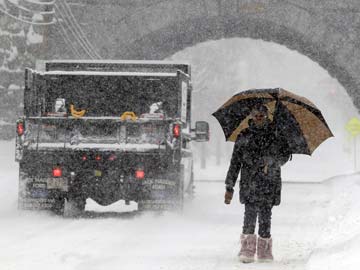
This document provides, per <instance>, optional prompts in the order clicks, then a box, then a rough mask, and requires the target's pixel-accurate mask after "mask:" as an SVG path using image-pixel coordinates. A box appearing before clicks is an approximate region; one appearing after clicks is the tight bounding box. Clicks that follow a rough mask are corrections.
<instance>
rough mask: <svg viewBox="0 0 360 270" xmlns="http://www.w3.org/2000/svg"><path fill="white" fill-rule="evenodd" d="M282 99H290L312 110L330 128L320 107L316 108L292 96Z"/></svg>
mask: <svg viewBox="0 0 360 270" xmlns="http://www.w3.org/2000/svg"><path fill="white" fill-rule="evenodd" d="M280 101H288V102H291V103H294V104H296V105H300V106H302V107H304V108H305V109H307V110H308V111H310V112H312V113H313V114H314V115H315V116H316V117H318V118H319V119H320V121H321V122H323V123H324V125H325V126H326V127H327V128H328V129H330V128H329V126H328V124H327V123H326V121H325V118H324V117H323V115H322V114H321V111H320V110H319V109H318V108H314V107H312V106H309V105H308V104H306V103H304V102H302V101H300V100H297V99H294V98H291V97H282V98H280Z"/></svg>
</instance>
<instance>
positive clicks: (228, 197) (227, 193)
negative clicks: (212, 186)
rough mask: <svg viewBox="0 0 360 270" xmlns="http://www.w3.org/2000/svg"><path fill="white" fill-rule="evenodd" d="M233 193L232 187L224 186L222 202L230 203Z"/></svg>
mask: <svg viewBox="0 0 360 270" xmlns="http://www.w3.org/2000/svg"><path fill="white" fill-rule="evenodd" d="M233 194H234V189H233V188H226V191H225V196H224V197H225V201H224V203H225V204H230V203H231V200H232V198H233Z"/></svg>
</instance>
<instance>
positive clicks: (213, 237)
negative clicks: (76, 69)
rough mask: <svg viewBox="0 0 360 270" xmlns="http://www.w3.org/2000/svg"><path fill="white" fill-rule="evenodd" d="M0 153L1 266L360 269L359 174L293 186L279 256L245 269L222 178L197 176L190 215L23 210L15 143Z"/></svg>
mask: <svg viewBox="0 0 360 270" xmlns="http://www.w3.org/2000/svg"><path fill="white" fill-rule="evenodd" d="M0 149H1V152H0V200H1V204H0V220H1V222H0V239H1V241H0V269H1V270H20V269H21V270H24V269H37V270H42V269H53V270H57V269H59V270H60V269H61V270H67V269H69V270H73V269H74V270H96V269H107V270H112V269H135V270H137V269H150V270H151V269H175V270H176V269H220V270H221V269H227V270H229V269H270V270H271V269H280V270H281V269H309V270H318V269H347V270H352V269H354V270H355V269H358V265H359V257H358V256H356V255H357V254H358V253H359V251H360V244H359V243H358V242H357V241H360V237H359V236H360V226H359V225H360V205H359V204H360V200H359V199H358V196H357V194H360V179H359V175H351V176H350V175H349V176H344V177H337V178H334V179H332V180H330V181H326V182H324V183H312V184H309V183H285V184H284V187H283V198H282V204H281V206H279V207H275V208H274V211H273V226H272V234H273V239H274V255H275V261H274V262H273V263H270V264H266V263H265V264H259V263H254V264H250V265H246V266H245V265H243V264H241V263H240V262H238V260H237V258H236V254H237V252H238V249H239V243H238V240H239V235H240V232H241V223H242V218H243V210H244V209H243V206H242V205H240V204H239V203H238V196H237V194H236V196H235V198H234V201H233V203H232V204H231V205H229V206H227V205H225V204H223V191H224V190H223V189H224V187H223V183H221V182H198V183H197V196H196V199H195V200H194V201H192V202H187V204H186V206H185V210H184V213H183V215H180V214H175V213H165V214H163V215H156V214H143V215H140V214H139V213H137V212H136V211H134V210H135V209H136V205H135V204H133V205H130V206H124V203H123V202H118V203H116V204H114V205H112V206H110V207H108V208H102V207H100V206H98V205H96V203H95V202H93V201H91V200H88V204H87V207H86V209H87V211H86V215H84V217H83V218H80V219H65V218H61V217H57V216H51V215H49V214H46V213H34V212H18V211H17V210H16V199H17V170H18V168H17V165H16V163H15V162H14V161H13V160H14V154H13V149H14V147H13V142H11V143H9V142H0ZM95 210H96V211H95ZM124 210H126V211H127V212H123V211H124ZM104 211H107V212H104Z"/></svg>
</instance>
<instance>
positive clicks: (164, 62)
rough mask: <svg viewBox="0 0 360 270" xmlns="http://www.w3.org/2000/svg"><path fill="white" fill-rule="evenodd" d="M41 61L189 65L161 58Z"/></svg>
mask: <svg viewBox="0 0 360 270" xmlns="http://www.w3.org/2000/svg"><path fill="white" fill-rule="evenodd" d="M38 61H39V62H43V63H68V64H74V63H78V64H81V63H86V64H91V63H94V64H144V65H146V64H159V65H190V64H189V63H186V62H173V61H162V60H75V59H74V60H69V59H64V60H38Z"/></svg>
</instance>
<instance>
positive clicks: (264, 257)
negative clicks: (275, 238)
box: [257, 236, 274, 262]
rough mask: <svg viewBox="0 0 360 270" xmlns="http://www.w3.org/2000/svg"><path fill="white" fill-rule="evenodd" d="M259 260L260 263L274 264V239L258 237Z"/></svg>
mask: <svg viewBox="0 0 360 270" xmlns="http://www.w3.org/2000/svg"><path fill="white" fill-rule="evenodd" d="M257 258H258V261H259V262H272V261H273V260H274V257H273V255H272V238H262V237H260V236H259V237H258V242H257Z"/></svg>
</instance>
